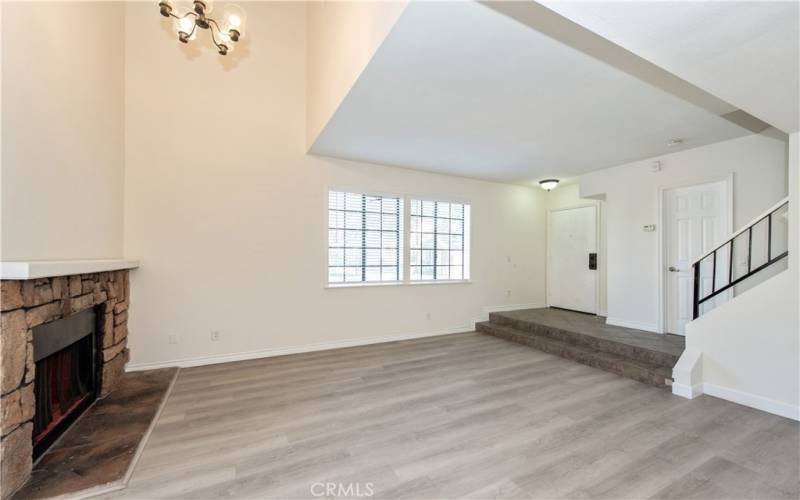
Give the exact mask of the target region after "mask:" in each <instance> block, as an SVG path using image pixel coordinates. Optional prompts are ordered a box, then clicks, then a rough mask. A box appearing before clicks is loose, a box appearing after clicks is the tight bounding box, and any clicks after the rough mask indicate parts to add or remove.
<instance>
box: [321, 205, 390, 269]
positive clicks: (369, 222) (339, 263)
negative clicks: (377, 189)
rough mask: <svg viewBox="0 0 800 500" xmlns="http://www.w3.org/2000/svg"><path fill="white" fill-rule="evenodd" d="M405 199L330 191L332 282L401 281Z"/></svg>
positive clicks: (329, 222) (329, 263) (329, 223)
mask: <svg viewBox="0 0 800 500" xmlns="http://www.w3.org/2000/svg"><path fill="white" fill-rule="evenodd" d="M402 238H403V200H402V198H399V197H387V196H374V195H368V194H362V193H346V192H342V191H330V192H329V193H328V283H332V284H336V283H358V282H381V281H400V280H402V279H403V274H402Z"/></svg>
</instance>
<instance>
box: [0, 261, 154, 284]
mask: <svg viewBox="0 0 800 500" xmlns="http://www.w3.org/2000/svg"><path fill="white" fill-rule="evenodd" d="M137 267H139V261H138V260H131V259H96V260H29V261H2V262H0V279H4V280H30V279H37V278H52V277H55V276H71V275H75V274H89V273H102V272H107V271H121V270H124V269H135V268H137Z"/></svg>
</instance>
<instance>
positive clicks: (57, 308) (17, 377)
mask: <svg viewBox="0 0 800 500" xmlns="http://www.w3.org/2000/svg"><path fill="white" fill-rule="evenodd" d="M129 290H130V288H129V276H128V271H127V270H126V269H123V270H114V271H101V272H92V273H88V274H71V275H67V276H54V277H50V278H30V279H2V280H0V327H1V328H0V329H1V330H2V338H1V339H0V351H1V352H0V365H2V369H0V407H2V412H0V456H2V460H0V498H2V499H5V498H8V497H9V496H10V495H11V494H12V493H13V492H14V491H16V490H17V489H18V488H19V487H20V486H22V485H23V483H25V481H26V480H27V479H28V478H29V477H30V474H31V468H32V465H33V459H34V457H39V456H40V455H41V454H42V452H43V451H44V450H46V449H47V447H48V446H49V445H50V444H52V443H53V442H54V441H55V439H57V437H58V436H59V434H62V433H63V432H64V430H65V429H66V428H67V427H68V426H69V425H70V424H71V423H73V421H74V420H75V419H76V418H77V417H79V416H80V415H81V413H82V412H83V410H85V409H86V408H87V407H88V406H90V405H91V404H92V402H93V401H95V400H96V399H99V398H103V397H105V396H106V395H108V394H109V393H110V392H111V391H112V390H113V389H114V387H115V386H116V385H117V383H118V381H119V380H120V378H121V377H122V374H123V373H124V368H125V363H126V362H127V361H128V348H127V345H128V304H129V300H130V291H129Z"/></svg>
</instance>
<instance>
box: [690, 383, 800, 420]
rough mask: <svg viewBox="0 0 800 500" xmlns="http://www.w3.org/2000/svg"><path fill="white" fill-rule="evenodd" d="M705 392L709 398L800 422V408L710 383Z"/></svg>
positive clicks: (704, 386) (704, 388) (704, 387)
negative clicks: (723, 400) (712, 397)
mask: <svg viewBox="0 0 800 500" xmlns="http://www.w3.org/2000/svg"><path fill="white" fill-rule="evenodd" d="M703 392H704V393H706V394H708V395H709V396H714V397H717V398H720V399H725V400H728V401H733V402H734V403H738V404H740V405H744V406H749V407H751V408H755V409H757V410H761V411H765V412H767V413H773V414H775V415H780V416H781V417H786V418H790V419H792V420H800V407H797V406H792V405H789V404H786V403H782V402H780V401H775V400H774V399H769V398H765V397H763V396H758V395H756V394H751V393H749V392H743V391H739V390H737V389H730V388H728V387H721V386H718V385H715V384H710V383H708V382H705V383H704V384H703Z"/></svg>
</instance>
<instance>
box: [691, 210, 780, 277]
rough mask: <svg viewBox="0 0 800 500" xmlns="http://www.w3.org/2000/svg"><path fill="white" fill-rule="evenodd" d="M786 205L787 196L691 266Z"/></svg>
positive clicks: (694, 261) (695, 261)
mask: <svg viewBox="0 0 800 500" xmlns="http://www.w3.org/2000/svg"><path fill="white" fill-rule="evenodd" d="M787 203H789V197H788V196H787V197H785V198H783V199H781V200H780V201H779V202H777V203H776V204H774V205H772V206H771V207H769V208H768V209H767V210H764V211H763V212H761V213H760V214H759V215H757V216H756V217H754V218H753V220H751V221H750V223H749V224H745V225H744V226H742V227H741V228H740V229H739V230H737V231H734V232H733V233H731V235H730V236H728V237H727V238H725V239H724V240H722V243H721V244H719V245H717V246H716V247H714V249H713V250H709V251H708V252H706V253H704V254H702V255H701V256H700V257H697V258H696V259H694V260H693V261H692V265H695V264H697V263H698V262H700V261H701V260H703V259H705V258H706V257H708V256H709V255H711V254H712V253H714V252H716V251H717V250H719V249H720V248H722V247H724V246H725V245H727V244H728V243H730V241H731V240H733V239H736V237H737V236H739V235H740V234H742V233H743V232H745V231H747V230H748V229H750V228H751V227H753V226H755V225H756V224H758V223H759V222H761V221H762V220H764V219H766V218H767V217H768V216H769V215H770V214H772V212H774V211H776V210H778V209H779V208H781V207H783V206H784V205H786V204H787Z"/></svg>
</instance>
